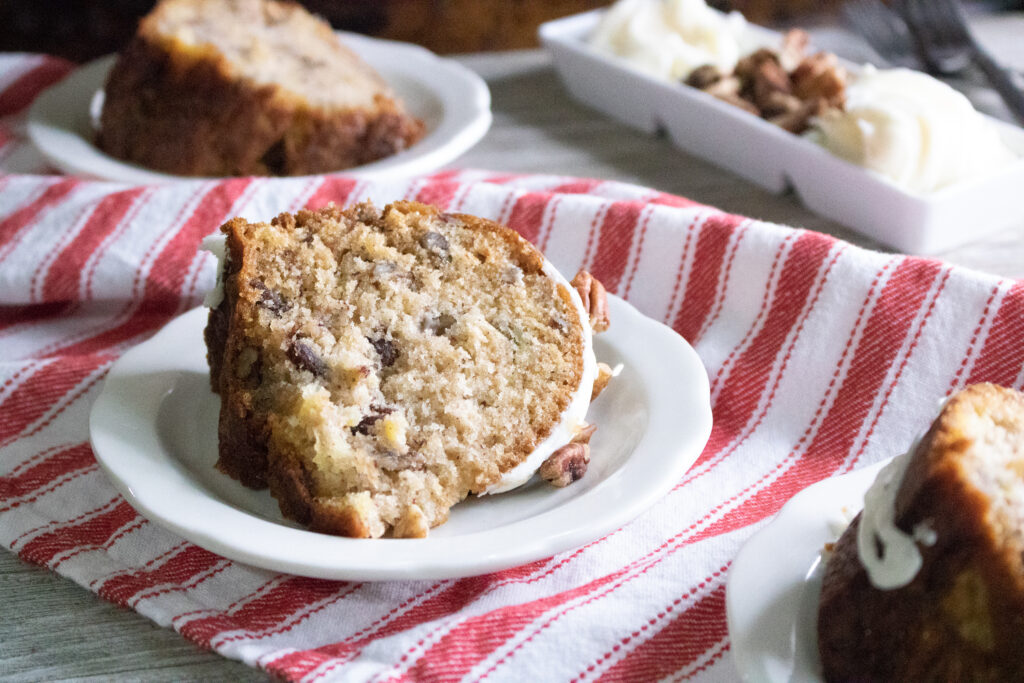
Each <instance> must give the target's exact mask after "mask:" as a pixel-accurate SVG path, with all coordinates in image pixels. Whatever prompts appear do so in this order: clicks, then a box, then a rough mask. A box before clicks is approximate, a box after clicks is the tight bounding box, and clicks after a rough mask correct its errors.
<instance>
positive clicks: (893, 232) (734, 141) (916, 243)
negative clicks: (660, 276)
mask: <svg viewBox="0 0 1024 683" xmlns="http://www.w3.org/2000/svg"><path fill="white" fill-rule="evenodd" d="M602 12H603V10H595V11H592V12H587V13H584V14H577V15H574V16H570V17H566V18H564V19H558V20H556V21H551V22H548V23H546V24H543V25H542V26H541V27H540V31H539V33H540V39H541V42H542V43H543V45H544V46H545V47H546V48H547V49H548V50H549V51H550V53H551V55H552V57H553V60H554V65H555V69H556V70H557V72H558V74H559V76H560V77H561V79H562V81H563V83H564V84H565V86H566V88H567V89H568V90H569V92H570V94H571V95H572V96H573V97H574V98H576V99H578V100H580V101H581V102H583V103H584V104H586V105H588V106H590V107H593V108H594V109H597V110H599V111H601V112H603V113H605V114H608V115H609V116H611V117H613V118H615V119H617V120H619V121H621V122H622V123H624V124H626V125H627V126H630V127H632V128H636V129H638V130H641V131H644V132H647V133H656V132H659V131H665V132H666V133H667V134H668V136H669V138H670V139H671V140H672V143H673V144H674V145H676V146H677V147H679V148H681V149H684V150H686V151H688V152H691V153H693V154H695V155H697V156H699V157H701V158H703V159H706V160H707V161H710V162H711V163H713V164H716V165H718V166H721V167H723V168H726V169H728V170H730V171H732V172H733V173H736V174H737V175H739V176H742V177H743V178H746V179H747V180H749V181H750V182H752V183H754V184H756V185H759V186H761V187H763V188H765V189H766V190H768V191H769V192H773V193H776V194H779V193H782V192H785V191H787V190H789V189H793V190H794V191H795V192H796V194H797V195H798V196H799V198H800V200H801V201H802V202H803V204H804V206H806V207H807V208H809V209H811V210H812V211H814V212H816V213H819V214H821V215H823V216H825V217H827V218H831V219H832V220H834V221H836V222H838V223H842V224H843V225H846V226H848V227H850V228H852V229H854V230H856V231H858V232H860V233H863V234H864V235H867V236H868V237H871V238H873V239H875V240H877V241H878V242H881V243H883V244H887V245H889V246H891V247H894V248H895V249H898V250H899V251H902V252H906V253H912V254H935V253H938V252H941V251H944V250H946V249H949V248H951V247H954V246H957V245H960V244H963V243H965V242H970V241H974V240H977V239H979V238H980V237H982V236H984V235H986V234H989V233H992V232H995V231H997V230H1000V229H1002V228H1005V227H1008V226H1009V225H1011V224H1014V223H1016V222H1019V221H1020V220H1021V219H1022V217H1024V201H1022V200H1021V197H1020V194H1021V192H1022V191H1024V130H1022V129H1020V128H1018V127H1016V126H1013V125H1010V124H1007V123H1003V122H1001V121H997V120H995V119H991V120H992V121H993V123H994V124H995V125H996V126H997V128H998V130H999V133H1000V135H1001V136H1002V138H1003V140H1004V141H1005V142H1006V144H1007V145H1008V146H1009V147H1010V149H1012V150H1013V151H1014V152H1015V153H1016V154H1017V155H1019V156H1020V157H1021V158H1020V159H1018V160H1017V161H1015V162H1013V163H1011V164H1010V165H1008V166H1006V167H1005V168H1003V169H1000V170H999V171H997V172H993V173H991V174H988V175H986V176H984V177H981V178H976V179H972V180H968V181H964V182H961V183H957V184H955V185H952V186H950V187H947V188H943V189H941V190H939V191H937V192H933V193H930V194H916V193H913V192H910V191H908V190H904V189H901V188H900V187H898V186H896V185H895V184H893V183H891V182H889V181H888V180H886V179H884V178H882V177H881V176H879V175H877V174H875V173H873V172H871V171H868V170H866V169H864V168H862V167H860V166H857V165H855V164H852V163H850V162H848V161H845V160H843V159H840V158H838V157H835V156H833V155H832V154H830V153H829V152H827V151H826V150H825V149H823V148H822V147H820V146H819V145H817V144H815V143H814V142H812V141H810V140H808V139H806V138H804V137H801V136H798V135H793V134H792V133H788V132H786V131H784V130H782V129H781V128H778V127H777V126H775V125H773V124H771V123H768V122H767V121H765V120H763V119H760V118H758V117H756V116H753V115H751V114H749V113H747V112H745V111H742V110H741V109H739V108H737V107H735V106H733V105H730V104H727V103H725V102H722V101H721V100H719V99H717V98H715V97H713V96H711V95H708V94H707V93H704V92H701V91H700V90H697V89H696V88H691V87H689V86H686V85H683V84H681V83H680V84H676V83H669V82H665V81H662V80H659V79H657V78H654V77H652V76H649V75H647V74H645V73H642V72H640V71H637V70H635V69H633V68H632V67H631V66H630V65H629V64H628V62H626V61H625V60H622V59H619V58H617V57H614V56H613V55H609V54H606V53H604V52H601V51H599V50H596V49H594V48H592V47H591V46H590V45H588V44H587V42H586V39H587V37H588V36H589V35H590V34H591V32H592V31H593V30H594V28H595V26H596V25H597V22H598V21H599V20H600V17H601V13H602ZM751 29H752V30H754V31H755V32H756V40H757V42H762V40H763V42H764V43H765V44H773V45H778V44H779V40H780V36H779V35H778V34H777V33H775V32H773V31H769V30H768V29H764V28H761V27H757V26H751ZM847 66H848V68H850V69H851V70H852V71H856V68H857V67H856V66H853V65H847Z"/></svg>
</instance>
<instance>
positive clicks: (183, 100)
mask: <svg viewBox="0 0 1024 683" xmlns="http://www.w3.org/2000/svg"><path fill="white" fill-rule="evenodd" d="M424 77H425V78H426V77H429V74H424ZM422 134H423V124H422V122H420V121H419V120H417V119H415V118H413V117H412V116H410V115H409V114H408V113H407V112H406V111H405V109H404V106H403V105H402V103H401V102H400V101H399V100H398V99H397V98H396V97H395V95H394V93H393V92H392V91H391V89H390V88H389V87H388V85H387V84H386V83H385V82H384V80H383V79H382V78H381V77H380V76H379V75H378V74H377V73H376V72H374V71H373V69H371V68H370V67H369V66H368V65H367V64H366V63H364V62H363V61H362V60H361V59H360V58H359V57H358V56H356V55H355V54H354V53H353V52H352V51H351V50H349V49H348V48H346V47H345V46H344V45H342V44H341V42H340V41H339V40H338V38H337V36H336V35H335V34H334V33H333V32H332V30H331V28H330V26H328V25H327V24H326V23H325V22H323V21H321V20H319V19H317V18H316V17H314V16H312V15H311V14H309V13H308V12H306V10H304V9H303V8H302V7H300V6H298V5H294V4H289V3H284V2H277V1H276V0H218V1H208V0H163V2H160V3H159V4H158V5H157V6H156V8H154V10H153V11H152V12H151V13H150V14H148V15H147V16H146V17H145V18H143V20H142V21H141V23H140V24H139V29H138V32H137V33H136V35H135V38H134V39H133V40H132V42H131V43H130V44H129V45H128V46H127V47H126V48H125V50H124V51H123V52H122V53H121V55H120V58H119V59H118V61H117V63H116V64H115V66H114V68H113V70H112V71H111V73H110V75H109V77H108V80H107V84H106V89H105V101H104V106H103V112H102V116H101V121H100V132H99V135H98V139H97V142H98V145H99V146H100V148H101V149H103V150H104V151H105V152H107V153H109V154H111V155H112V156H115V157H117V158H119V159H123V160H126V161H130V162H134V163H137V164H139V165H141V166H144V167H146V168H149V169H154V170H158V171H163V172H166V173H174V174H178V175H190V176H234V175H304V174H315V173H325V172H329V171H337V170H341V169H346V168H350V167H353V166H359V165H361V164H365V163H368V162H371V161H375V160H377V159H381V158H383V157H387V156H390V155H392V154H395V153H396V152H400V151H401V150H403V149H405V148H407V147H409V146H410V145H411V144H413V143H414V142H416V140H418V139H419V138H420V137H421V136H422Z"/></svg>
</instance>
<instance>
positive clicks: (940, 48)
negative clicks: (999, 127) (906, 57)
mask: <svg viewBox="0 0 1024 683" xmlns="http://www.w3.org/2000/svg"><path fill="white" fill-rule="evenodd" d="M893 6H894V8H895V9H896V11H897V12H899V13H900V15H901V16H902V17H903V18H904V19H905V20H906V22H907V26H908V27H909V28H910V30H911V32H912V33H913V34H914V35H915V36H916V37H917V39H918V40H919V41H920V44H921V49H922V56H924V57H925V59H926V63H927V64H928V66H929V67H931V68H929V71H933V73H934V72H940V73H950V72H951V71H953V70H958V69H963V68H964V67H966V66H968V65H970V64H974V65H975V66H977V67H978V68H979V69H980V70H981V72H982V73H983V74H984V75H985V78H987V79H988V82H989V83H990V84H991V85H992V87H993V88H994V89H995V90H996V92H998V93H999V95H1000V97H1002V98H1003V101H1004V102H1005V103H1006V106H1007V107H1009V109H1010V111H1011V112H1012V113H1013V115H1014V116H1015V117H1016V118H1017V120H1018V121H1020V122H1022V123H1024V91H1021V89H1020V88H1018V87H1017V85H1016V84H1015V83H1014V82H1013V77H1012V76H1011V74H1012V72H1011V71H1009V70H1008V69H1004V68H1003V67H1001V66H999V64H998V63H997V62H996V61H995V60H994V59H993V58H992V56H991V55H989V54H988V52H986V51H985V49H984V48H983V47H981V45H979V44H978V41H977V40H975V38H974V35H973V34H972V33H971V30H970V28H968V26H967V17H966V15H965V14H964V11H963V8H962V7H961V6H960V3H959V2H957V0H894V2H893Z"/></svg>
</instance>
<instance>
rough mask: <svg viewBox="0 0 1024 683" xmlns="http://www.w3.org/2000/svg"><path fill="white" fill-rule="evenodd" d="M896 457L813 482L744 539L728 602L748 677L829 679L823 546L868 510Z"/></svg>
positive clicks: (736, 656)
mask: <svg viewBox="0 0 1024 683" xmlns="http://www.w3.org/2000/svg"><path fill="white" fill-rule="evenodd" d="M889 460H891V458H890V459H886V460H884V461H882V462H878V463H875V464H873V465H870V466H868V467H864V468H862V469H859V470H855V471H853V472H850V473H849V474H844V475H841V476H838V477H832V478H830V479H823V480H822V481H819V482H817V483H815V484H812V485H810V486H808V487H807V488H805V489H804V490H803V491H801V492H800V493H798V494H796V495H795V496H793V497H792V498H791V499H790V500H789V501H788V502H787V503H786V504H785V505H784V506H783V507H782V509H781V510H780V511H779V513H778V514H777V515H776V516H775V518H774V519H772V520H771V521H770V522H768V523H767V524H766V525H765V526H764V527H762V528H761V529H760V530H758V532H757V533H755V534H754V535H753V536H752V537H751V538H750V539H749V540H747V542H746V543H745V544H744V545H743V548H742V549H741V550H740V552H739V554H738V555H737V556H736V559H735V560H734V561H733V564H732V568H731V569H730V570H729V578H728V580H727V584H726V589H725V605H726V615H727V619H728V625H729V639H730V641H731V643H732V652H733V661H734V662H735V663H736V667H737V668H738V669H739V672H740V676H741V678H742V679H743V680H744V681H757V682H759V683H760V682H764V681H792V682H794V683H797V682H807V683H810V682H812V681H813V682H815V683H817V682H820V681H821V663H820V661H819V659H818V637H817V613H818V597H819V595H820V594H821V580H822V576H823V571H822V570H823V565H822V563H821V561H820V559H821V551H822V550H823V548H824V546H825V544H826V543H829V542H832V541H835V540H836V539H837V538H838V534H837V533H836V531H837V527H839V528H842V526H843V525H844V524H845V523H847V522H848V521H849V520H851V519H852V518H853V517H854V516H855V515H856V514H857V513H858V512H860V510H861V508H862V507H863V506H864V492H865V491H867V489H868V488H869V487H870V486H871V483H872V482H873V481H874V480H875V477H876V476H877V475H878V471H879V470H880V469H882V468H883V467H884V466H885V465H886V464H887V463H888V462H889Z"/></svg>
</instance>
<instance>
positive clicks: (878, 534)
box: [857, 441, 921, 590]
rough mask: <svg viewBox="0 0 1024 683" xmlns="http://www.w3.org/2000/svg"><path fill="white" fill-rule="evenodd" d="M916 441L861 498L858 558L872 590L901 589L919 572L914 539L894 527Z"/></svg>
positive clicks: (894, 459) (885, 470)
mask: <svg viewBox="0 0 1024 683" xmlns="http://www.w3.org/2000/svg"><path fill="white" fill-rule="evenodd" d="M916 449H917V441H915V442H914V444H913V445H912V446H911V447H910V450H908V451H907V452H906V453H904V454H903V455H900V456H897V457H895V458H893V459H892V462H890V463H889V464H888V465H886V466H885V467H884V468H882V471H881V472H879V473H878V477H877V478H876V479H875V482H874V483H873V484H872V485H871V488H869V489H868V490H867V493H865V494H864V511H863V512H862V513H861V516H860V526H859V527H858V528H857V554H858V556H859V557H860V562H861V564H862V565H864V569H866V570H867V573H868V578H869V579H870V580H871V584H872V585H873V586H874V587H875V588H879V589H881V590H891V589H893V588H901V587H902V586H906V585H907V584H908V583H910V582H911V581H913V580H914V577H915V576H917V572H918V571H920V569H921V551H920V550H918V549H917V543H916V542H915V541H914V536H912V535H911V534H907V533H904V532H903V530H901V529H900V528H899V527H897V526H896V493H897V491H899V488H900V483H901V482H902V481H903V475H904V474H905V473H906V471H907V466H908V465H909V464H910V458H911V457H912V456H913V455H914V451H915V450H916Z"/></svg>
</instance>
